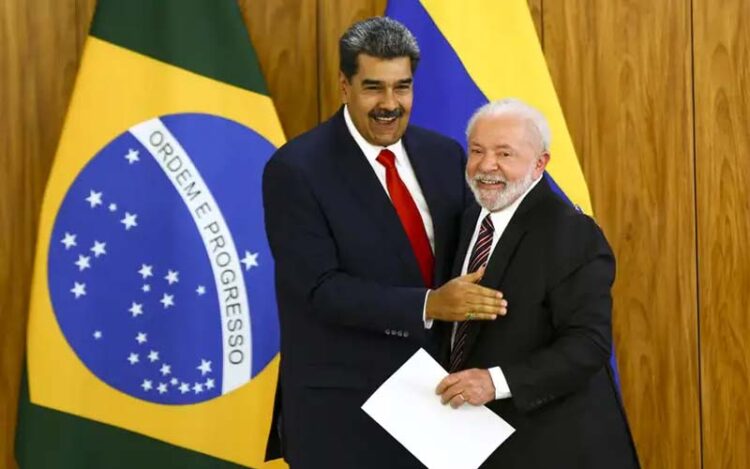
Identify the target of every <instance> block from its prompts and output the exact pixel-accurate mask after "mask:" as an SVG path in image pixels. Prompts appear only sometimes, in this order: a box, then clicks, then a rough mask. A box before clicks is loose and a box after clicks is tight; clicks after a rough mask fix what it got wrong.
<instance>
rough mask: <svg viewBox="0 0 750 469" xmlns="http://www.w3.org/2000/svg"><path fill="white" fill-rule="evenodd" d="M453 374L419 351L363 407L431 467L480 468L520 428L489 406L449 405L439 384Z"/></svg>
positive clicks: (431, 468) (439, 468)
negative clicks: (441, 400) (515, 428)
mask: <svg viewBox="0 0 750 469" xmlns="http://www.w3.org/2000/svg"><path fill="white" fill-rule="evenodd" d="M447 375H448V373H447V372H446V371H445V370H444V369H443V367H441V366H440V364H439V363H438V362H436V361H435V360H434V359H433V358H432V357H431V356H430V355H429V354H428V353H427V352H425V351H424V350H423V349H419V350H418V351H417V352H416V353H415V354H414V355H412V357H411V358H409V359H408V360H407V361H406V363H404V364H403V365H402V366H401V368H399V369H398V370H397V371H396V372H395V373H394V374H393V375H392V376H391V377H390V378H388V379H387V380H386V381H385V382H384V383H383V384H382V385H381V386H380V387H379V388H378V390H377V391H375V392H374V393H373V395H372V396H370V398H369V399H368V400H367V402H365V403H364V405H362V410H364V411H365V412H367V414H368V415H369V416H370V417H372V418H373V419H374V420H375V421H376V422H378V423H379V424H380V426H382V427H383V428H384V429H385V430H386V431H387V432H388V433H390V434H391V436H393V437H394V438H396V440H398V441H399V443H401V444H402V445H403V446H404V447H405V448H406V449H407V450H409V451H410V452H411V453H412V454H413V455H414V456H416V457H417V459H419V460H420V461H422V463H423V464H424V465H425V466H427V467H428V468H429V469H443V468H445V469H476V468H477V467H479V466H480V465H481V464H482V463H483V462H484V461H485V460H486V459H487V457H489V455H490V454H492V452H493V451H495V449H497V447H498V446H500V444H501V443H502V442H503V441H505V440H506V439H507V438H508V437H509V436H510V435H511V434H512V433H513V431H514V429H513V427H511V426H510V425H509V424H508V422H506V421H505V420H503V419H502V418H500V417H499V416H497V415H496V414H495V413H493V412H492V411H491V410H490V409H488V408H487V407H485V406H478V407H477V406H473V405H470V404H464V405H462V406H461V407H459V408H458V409H454V408H452V407H451V406H450V405H443V404H442V403H441V402H440V396H438V395H437V394H435V388H436V387H437V385H438V383H439V382H440V380H442V379H443V378H445V377H446V376H447Z"/></svg>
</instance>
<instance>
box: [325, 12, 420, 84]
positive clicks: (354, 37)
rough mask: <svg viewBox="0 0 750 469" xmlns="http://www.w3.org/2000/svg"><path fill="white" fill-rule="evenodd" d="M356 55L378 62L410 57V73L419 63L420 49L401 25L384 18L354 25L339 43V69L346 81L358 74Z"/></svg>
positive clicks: (378, 17) (411, 35)
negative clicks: (377, 59)
mask: <svg viewBox="0 0 750 469" xmlns="http://www.w3.org/2000/svg"><path fill="white" fill-rule="evenodd" d="M359 54H367V55H370V56H372V57H377V58H379V59H395V58H398V57H409V59H410V61H411V72H412V73H414V72H415V71H416V70H417V64H418V63H419V45H417V40H416V39H415V38H414V35H413V34H412V33H411V31H409V30H408V29H407V28H406V26H404V25H403V24H401V23H399V22H398V21H396V20H394V19H391V18H388V17H385V16H376V17H374V18H368V19H366V20H363V21H360V22H358V23H354V24H353V25H351V26H350V27H349V29H347V30H346V31H345V32H344V34H343V35H342V36H341V39H339V69H340V70H341V72H343V74H344V75H345V76H346V78H347V79H348V80H351V78H352V77H353V76H354V75H356V73H357V65H358V64H357V56H359Z"/></svg>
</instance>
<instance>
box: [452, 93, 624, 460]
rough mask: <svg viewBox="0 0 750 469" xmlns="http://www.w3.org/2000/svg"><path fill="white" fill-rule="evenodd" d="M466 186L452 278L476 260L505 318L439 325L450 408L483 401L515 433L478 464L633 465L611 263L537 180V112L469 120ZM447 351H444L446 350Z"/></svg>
mask: <svg viewBox="0 0 750 469" xmlns="http://www.w3.org/2000/svg"><path fill="white" fill-rule="evenodd" d="M467 136H468V149H469V159H468V162H467V166H466V179H467V182H468V183H469V186H470V187H471V189H472V191H473V192H474V195H475V198H476V200H477V202H478V204H479V205H474V206H473V207H471V208H470V209H468V210H467V212H466V214H465V215H464V218H463V222H462V225H463V227H462V234H461V239H460V241H459V248H458V256H457V259H456V265H455V267H454V269H455V271H456V273H459V272H472V271H473V270H475V269H477V268H480V267H481V266H483V265H486V271H485V274H484V277H483V278H482V281H481V284H483V285H485V286H488V287H491V288H496V289H499V290H502V292H503V294H504V295H505V298H506V299H507V301H508V314H507V315H506V316H504V317H501V318H498V319H497V320H496V321H491V322H482V323H478V322H464V323H455V324H454V325H453V327H451V328H447V330H446V337H445V339H446V340H445V343H446V344H447V345H449V346H446V347H445V348H446V353H445V354H444V357H445V361H446V364H447V365H448V367H449V368H450V371H451V374H450V375H448V376H447V377H446V378H445V379H443V380H442V381H441V382H440V383H439V384H438V388H437V392H438V394H440V395H441V398H442V400H443V402H444V403H450V404H451V405H452V406H453V407H460V406H462V405H465V404H470V405H483V404H486V405H487V406H488V407H489V408H490V409H491V410H492V411H494V412H495V413H497V414H498V415H500V416H501V417H502V418H503V419H505V420H506V421H508V422H509V423H510V424H511V425H512V426H513V427H514V428H515V429H516V431H515V433H514V434H513V435H511V437H510V438H509V439H508V440H507V441H505V442H504V443H503V444H502V445H500V447H499V448H498V449H497V450H496V451H495V452H494V453H493V454H492V455H491V456H490V457H489V458H488V459H487V461H486V462H485V463H484V465H483V466H482V467H487V468H503V469H507V468H524V469H534V468H563V469H567V468H570V469H586V468H591V469H600V468H607V469H613V468H634V467H638V459H637V455H636V453H635V448H634V446H633V442H632V440H631V437H630V432H629V430H628V425H627V421H626V418H625V413H624V411H623V408H622V405H621V402H620V399H619V395H618V392H617V389H616V384H615V382H614V380H613V371H612V369H611V368H610V366H609V356H610V351H611V347H612V340H611V308H612V300H611V296H610V287H611V285H612V282H613V281H614V276H615V260H614V257H613V254H612V251H611V250H610V247H609V245H608V243H607V241H606V239H605V238H604V235H603V234H602V232H601V230H600V229H599V227H598V226H597V225H596V223H595V222H594V221H593V220H592V219H591V218H590V217H588V216H586V215H584V214H582V213H579V212H577V211H576V210H575V209H574V208H573V207H571V206H570V205H568V204H567V203H565V202H563V201H562V200H561V199H560V198H558V196H557V195H556V194H554V193H553V192H552V190H551V189H550V186H549V184H548V183H547V181H546V180H545V179H544V176H543V175H544V170H545V167H546V165H547V162H548V161H549V159H550V154H549V150H548V149H549V141H550V132H549V128H548V126H547V123H546V120H545V119H544V117H543V116H542V115H541V114H540V113H539V112H538V111H536V110H534V109H533V108H531V107H529V106H528V105H526V104H524V103H523V102H521V101H518V100H514V99H507V100H502V101H497V102H494V103H490V104H487V105H485V106H484V107H482V108H480V109H479V110H478V111H477V113H476V114H475V115H474V117H472V119H471V120H470V122H469V126H468V130H467ZM448 349H449V350H448Z"/></svg>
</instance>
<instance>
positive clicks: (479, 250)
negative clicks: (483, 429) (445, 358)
mask: <svg viewBox="0 0 750 469" xmlns="http://www.w3.org/2000/svg"><path fill="white" fill-rule="evenodd" d="M494 235H495V225H494V224H493V223H492V218H490V215H489V214H487V216H486V217H484V220H482V224H481V225H480V226H479V234H478V235H477V240H476V242H475V243H474V249H472V251H471V257H469V264H468V265H467V266H466V273H467V274H470V273H472V272H476V271H477V270H479V268H480V267H482V266H483V265H485V264H487V260H488V259H489V257H490V251H491V250H492V237H493V236H494ZM472 327H477V323H476V322H474V321H464V322H459V323H458V327H456V336H455V337H454V338H453V348H452V349H451V357H450V368H449V370H450V372H451V373H453V372H454V371H458V369H459V367H460V366H461V365H462V364H463V362H464V359H465V358H466V338H467V337H468V336H469V331H470V330H471V328H472Z"/></svg>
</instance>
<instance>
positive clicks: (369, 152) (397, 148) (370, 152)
mask: <svg viewBox="0 0 750 469" xmlns="http://www.w3.org/2000/svg"><path fill="white" fill-rule="evenodd" d="M344 121H345V122H346V128H347V129H348V130H349V133H350V134H351V136H352V138H354V141H355V142H356V143H357V146H358V147H359V149H360V150H362V153H364V154H365V157H366V158H367V160H368V161H370V164H374V163H375V161H376V159H377V157H378V155H379V154H380V150H382V149H383V148H384V147H381V146H378V145H373V144H372V143H370V142H368V141H367V140H365V138H364V137H363V136H362V134H360V133H359V130H357V127H356V126H355V125H354V121H352V116H351V114H349V107H348V106H346V105H344ZM385 148H387V149H389V150H391V151H392V152H393V154H394V155H396V162H397V164H398V161H399V160H400V159H402V158H404V156H405V155H406V150H405V149H404V143H403V141H402V139H398V141H397V142H396V143H393V144H391V145H388V146H387V147H385Z"/></svg>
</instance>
